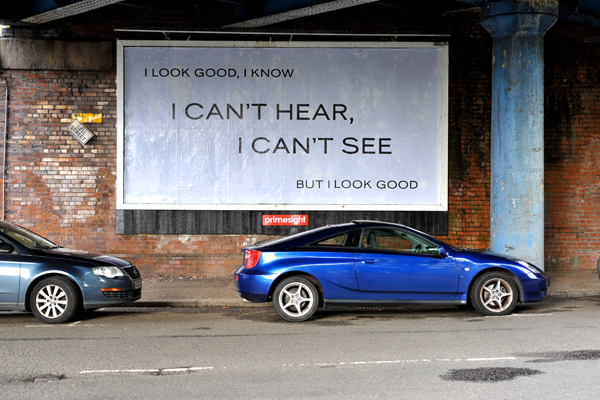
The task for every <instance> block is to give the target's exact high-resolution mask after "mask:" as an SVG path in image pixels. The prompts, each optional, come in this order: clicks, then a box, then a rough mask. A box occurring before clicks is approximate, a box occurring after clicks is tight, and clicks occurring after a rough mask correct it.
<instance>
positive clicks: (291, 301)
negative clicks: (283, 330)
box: [273, 276, 319, 322]
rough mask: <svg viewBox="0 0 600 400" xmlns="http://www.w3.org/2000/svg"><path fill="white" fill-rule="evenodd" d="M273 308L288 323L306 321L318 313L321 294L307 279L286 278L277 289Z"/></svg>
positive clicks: (274, 294) (297, 277)
mask: <svg viewBox="0 0 600 400" xmlns="http://www.w3.org/2000/svg"><path fill="white" fill-rule="evenodd" d="M273 306H274V307H275V311H276V312H277V314H279V316H280V317H281V318H283V319H285V320H286V321H291V322H301V321H306V320H307V319H309V318H310V317H312V316H313V315H314V313H315V311H317V307H318V306H319V292H318V291H317V288H316V287H315V285H314V284H313V283H312V282H311V281H309V280H308V279H306V278H302V277H300V276H293V277H290V278H286V279H284V280H282V281H281V282H279V284H278V285H277V287H276V288H275V292H274V293H273Z"/></svg>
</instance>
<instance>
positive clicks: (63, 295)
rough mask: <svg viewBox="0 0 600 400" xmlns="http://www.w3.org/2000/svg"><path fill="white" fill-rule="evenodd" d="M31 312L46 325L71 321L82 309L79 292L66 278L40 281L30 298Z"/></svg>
mask: <svg viewBox="0 0 600 400" xmlns="http://www.w3.org/2000/svg"><path fill="white" fill-rule="evenodd" d="M29 300H30V303H29V304H30V305H31V311H32V312H33V315H35V317H36V318H37V319H38V320H40V321H42V322H43V323H46V324H62V323H64V322H68V321H71V320H72V319H73V318H74V317H76V316H77V315H78V314H79V312H80V309H81V300H80V296H79V290H78V289H77V287H76V286H75V284H74V283H72V282H71V281H69V280H68V279H66V278H61V277H52V278H46V279H44V280H42V281H40V282H39V283H38V284H37V285H35V287H34V288H33V291H32V292H31V296H30V298H29Z"/></svg>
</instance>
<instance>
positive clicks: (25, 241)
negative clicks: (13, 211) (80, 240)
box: [0, 222, 59, 249]
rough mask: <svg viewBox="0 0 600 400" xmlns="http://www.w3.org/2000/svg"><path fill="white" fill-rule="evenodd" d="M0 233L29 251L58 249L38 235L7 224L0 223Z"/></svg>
mask: <svg viewBox="0 0 600 400" xmlns="http://www.w3.org/2000/svg"><path fill="white" fill-rule="evenodd" d="M0 232H2V233H3V234H5V235H6V236H8V237H10V238H12V239H14V240H16V241H17V242H19V243H21V244H22V245H23V246H25V247H27V248H30V249H53V248H57V247H59V246H57V245H56V244H54V243H52V242H51V241H49V240H48V239H46V238H43V237H42V236H40V235H38V234H35V233H33V232H31V231H28V230H27V229H25V228H21V227H20V226H17V225H14V224H10V223H7V222H3V223H0Z"/></svg>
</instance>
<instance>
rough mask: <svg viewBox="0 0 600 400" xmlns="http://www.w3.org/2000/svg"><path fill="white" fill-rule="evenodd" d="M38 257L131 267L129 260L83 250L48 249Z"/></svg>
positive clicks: (38, 253)
mask: <svg viewBox="0 0 600 400" xmlns="http://www.w3.org/2000/svg"><path fill="white" fill-rule="evenodd" d="M35 254H36V255H39V256H43V257H48V258H57V259H59V258H60V259H69V260H73V261H83V262H89V263H93V264H98V265H107V264H110V265H115V266H117V267H127V266H129V265H131V263H130V262H129V261H127V260H123V259H122V258H118V257H114V256H109V255H105V254H98V253H91V252H89V251H83V250H71V249H65V248H56V249H46V250H36V251H35Z"/></svg>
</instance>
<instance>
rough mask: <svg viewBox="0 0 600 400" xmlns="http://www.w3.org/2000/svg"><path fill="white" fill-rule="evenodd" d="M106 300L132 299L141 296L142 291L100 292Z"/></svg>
mask: <svg viewBox="0 0 600 400" xmlns="http://www.w3.org/2000/svg"><path fill="white" fill-rule="evenodd" d="M102 293H104V297H106V298H107V299H133V298H136V297H140V296H141V295H142V289H141V288H140V289H135V290H132V291H127V292H102Z"/></svg>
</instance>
